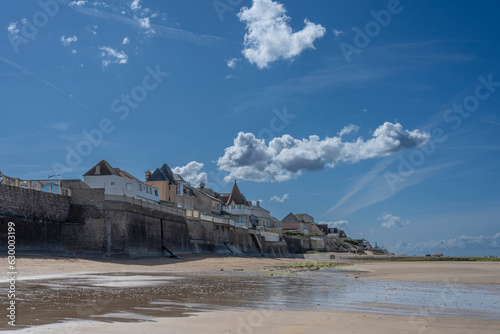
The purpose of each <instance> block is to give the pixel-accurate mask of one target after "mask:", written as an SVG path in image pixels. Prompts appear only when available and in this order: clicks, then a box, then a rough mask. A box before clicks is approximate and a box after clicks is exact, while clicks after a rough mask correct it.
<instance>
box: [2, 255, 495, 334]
mask: <svg viewBox="0 0 500 334" xmlns="http://www.w3.org/2000/svg"><path fill="white" fill-rule="evenodd" d="M305 262H306V263H315V262H317V261H312V260H309V261H308V260H303V259H268V258H231V257H204V256H195V255H189V256H184V257H183V258H182V259H181V260H175V259H160V258H154V259H123V260H83V259H67V258H41V257H32V258H27V257H20V258H19V259H18V262H17V267H18V282H17V288H18V289H19V290H20V291H22V290H23V287H26V288H29V289H30V290H31V289H32V291H33V293H34V294H35V295H36V294H37V293H40V294H41V295H40V296H42V297H43V298H42V297H33V298H34V299H35V300H32V301H31V302H30V304H29V306H30V307H29V309H30V310H25V311H24V312H20V313H19V314H18V319H19V322H20V323H25V324H26V323H31V324H32V325H36V326H34V327H33V326H32V327H25V328H23V329H20V330H19V331H18V332H19V333H53V332H60V333H96V332H97V333H119V332H134V333H163V332H165V330H166V328H168V332H169V333H366V332H370V333H424V332H425V333H469V332H470V331H472V330H473V331H476V332H478V333H498V332H500V320H496V319H498V317H497V318H495V316H496V315H498V314H500V312H499V310H498V309H496V308H495V307H496V306H494V307H493V309H492V310H490V309H487V308H486V309H485V308H481V307H482V306H481V305H480V303H479V302H477V305H476V306H477V307H476V308H474V306H471V313H470V314H469V315H468V314H466V313H464V312H463V311H460V312H458V311H457V310H453V309H449V310H448V309H445V307H444V306H440V305H437V304H435V303H434V300H432V297H429V298H431V299H428V300H422V301H417V302H413V301H412V300H408V305H406V306H405V305H401V304H398V305H396V304H394V302H393V300H388V301H386V300H387V298H385V300H384V301H383V302H382V299H383V298H382V297H384V296H386V295H387V296H389V295H390V294H393V293H394V292H393V291H392V290H398V289H403V290H404V291H407V292H403V294H405V295H406V294H407V293H408V291H411V290H414V289H415V287H416V288H417V289H420V288H422V289H423V290H428V289H435V291H438V292H439V289H440V288H439V287H440V286H445V287H452V286H453V287H455V286H458V287H459V289H461V290H460V291H459V292H460V293H462V291H466V290H467V289H468V288H467V286H469V287H470V289H471V293H472V292H473V290H474V289H478V288H477V287H481V288H480V289H495V290H492V291H493V294H495V293H500V290H499V289H498V286H499V285H500V279H499V278H500V263H498V262H497V263H489V262H486V263H482V262H477V263H476V262H472V263H470V262H376V263H366V262H365V263H358V262H352V261H351V262H343V263H341V266H340V268H341V269H347V270H359V271H358V272H345V273H342V274H340V275H339V277H340V278H339V281H338V282H340V283H337V281H335V280H333V281H334V283H331V286H330V287H327V288H324V287H323V286H322V284H323V283H319V284H317V285H315V284H312V283H311V282H317V281H318V279H325V278H320V277H323V276H324V275H326V274H328V275H330V274H331V273H330V272H328V271H325V272H324V274H323V271H321V270H320V271H317V272H312V273H294V274H291V276H290V277H288V276H287V275H286V273H280V272H278V271H277V269H276V266H281V265H290V264H297V263H305ZM270 270H274V271H270ZM164 275H169V276H168V279H169V281H168V282H169V283H168V284H169V285H168V284H167V285H166V286H169V289H170V290H161V288H160V286H161V287H163V285H158V287H157V288H155V287H154V284H160V283H161V284H165V282H167V281H166V279H167V277H166V276H164ZM273 275H274V276H273ZM314 275H321V276H314ZM345 276H347V278H346V277H345ZM127 277H133V279H132V278H131V279H130V281H129V280H127ZM5 278H6V277H5V276H2V281H4V280H5ZM124 278H125V280H123V279H124ZM188 278H189V279H188ZM120 280H121V281H120ZM145 280H146V282H148V280H149V282H151V285H152V287H148V288H146V287H144V289H143V290H141V286H139V285H134V284H132V285H130V283H131V282H132V283H134V282H137V281H142V282H144V281H145ZM330 281H332V279H330V278H329V276H328V277H327V278H326V280H325V281H324V282H327V284H330V283H329V282H330ZM333 281H332V282H333ZM109 282H111V285H107V284H109ZM117 282H118V283H120V284H121V285H116V283H117ZM214 282H216V283H214ZM287 282H290V283H287ZM321 282H323V281H321ZM349 282H350V283H349ZM379 282H380V283H379ZM386 282H389V283H386ZM390 282H394V283H390ZM405 282H406V283H405ZM413 282H415V283H413ZM420 282H424V283H420ZM425 282H427V283H425ZM249 283H252V284H254V285H252V287H251V288H249V287H248V286H249ZM292 284H294V285H292ZM308 284H311V285H310V286H308ZM339 284H340V287H339ZM346 284H347V286H346V287H345V288H344V287H342V286H343V285H346ZM353 284H354V285H353ZM408 284H410V285H409V286H407V285H408ZM412 284H417V285H415V286H413V285H412ZM418 284H424V285H423V286H420V285H418ZM425 284H427V285H425ZM443 284H445V285H443ZM462 284H467V285H462ZM212 285H220V286H219V287H218V288H216V289H214V290H211V289H212V288H211V287H212ZM55 286H57V287H55ZM378 286H382V287H381V288H380V289H381V290H380V291H381V294H379V295H374V296H373V298H372V300H371V301H368V300H367V302H361V301H362V300H364V299H363V297H361V299H359V300H357V299H356V298H358V297H356V291H358V290H359V291H361V294H363V293H364V292H363V291H372V290H374V289H378ZM488 286H489V287H491V288H488ZM71 287H74V290H75V291H77V290H78V289H80V288H82V287H83V288H85V289H81V290H78V291H81V292H78V293H87V292H85V291H89V289H93V290H92V291H96V292H95V293H94V297H92V298H94V300H93V301H94V302H95V303H96V304H95V305H100V306H99V307H96V306H92V307H93V308H91V312H90V313H88V312H87V313H85V312H83V313H82V311H81V310H82V309H84V308H82V306H81V305H80V308H77V306H78V304H79V303H80V300H82V302H83V300H85V298H82V296H80V297H78V298H77V299H75V300H73V298H74V297H73V296H69V295H66V294H65V291H69V290H72V289H73V288H71ZM464 287H465V288H464ZM103 288H104V290H103ZM118 289H122V290H118ZM343 289H344V290H346V291H347V292H346V294H343V293H340V294H338V292H335V294H334V295H332V297H329V299H328V298H322V297H321V296H322V295H324V294H325V292H326V293H327V294H328V293H331V292H332V291H341V292H342V291H343ZM405 289H406V290H405ZM115 290H116V291H129V290H130V291H136V292H137V291H138V292H140V294H139V295H140V296H139V297H137V295H134V294H130V295H128V294H126V295H125V296H119V297H113V298H115V299H113V300H112V301H111V302H108V301H107V300H109V298H110V297H109V296H107V295H102V294H101V293H102V291H108V292H109V291H115ZM314 290H317V291H316V297H315V298H312V299H311V298H308V296H307V294H308V292H309V291H311V294H314V293H313V292H314ZM36 291H39V292H36ZM483 291H489V290H478V291H476V292H475V293H476V296H482V294H484V292H483ZM96 293H97V295H96ZM152 293H157V294H158V295H161V294H162V293H163V295H164V296H173V295H174V294H178V295H179V296H180V297H179V298H178V299H175V300H174V299H172V300H170V299H169V301H168V302H166V301H165V300H164V299H165V298H164V297H161V298H160V297H158V298H159V301H154V300H150V299H148V297H147V296H149V295H151V294H152ZM191 293H192V294H193V295H192V297H189V296H191V295H190V294H191ZM433 293H434V295H439V293H436V292H433ZM211 294H213V295H214V296H219V297H217V298H220V299H217V298H215V299H210V298H209V297H210V295H211ZM261 294H262V295H263V296H266V295H270V296H271V297H269V298H268V299H266V298H264V299H263V300H262V302H258V303H257V302H256V301H259V298H260V297H259V296H260V295H261ZM22 295H23V292H21V293H20V296H22ZM254 295H255V296H254ZM473 295H474V294H469V296H473ZM95 296H97V297H95ZM183 296H184V297H183ZM186 296H187V297H186ZM220 296H222V297H220ZM228 296H230V297H229V298H228ZM413 296H414V297H412V298H410V297H408V298H410V299H418V298H415V296H419V295H418V294H415V295H413ZM428 296H433V294H432V293H431V294H428ZM50 298H54V302H53V303H61V301H63V302H68V300H69V299H71V300H70V301H69V302H68V303H69V304H68V305H74V308H75V309H77V310H80V311H79V312H77V313H78V314H77V316H75V315H74V314H72V313H70V309H71V307H68V308H67V310H66V311H64V310H60V309H61V307H60V306H59V311H58V309H56V308H54V309H51V310H50V317H54V316H55V315H54V312H55V313H57V312H60V313H61V314H60V317H59V318H57V317H55V318H54V320H50V321H47V322H46V323H40V322H36V321H33V322H30V321H24V322H23V321H21V320H22V319H23V317H25V318H34V319H37V318H40V317H44V313H43V312H42V311H40V310H39V309H40V308H44V307H46V306H44V304H39V303H41V302H39V300H37V299H48V300H49V301H48V303H51V301H50ZM172 298H173V297H172ZM176 298H177V297H176ZM186 298H187V299H186ZM207 298H208V299H207ZM245 298H248V299H249V300H253V301H254V303H253V304H245V303H243V302H242V300H243V299H245ZM404 298H406V296H404ZM471 298H472V299H471V302H472V303H474V302H475V300H474V298H473V297H471ZM494 298H495V297H494V296H493V297H492V299H491V301H490V304H491V305H494V304H496V302H495V301H494V300H495V299H494ZM231 299H234V300H231ZM346 299H347V301H346ZM355 299H356V300H355ZM441 299H443V300H445V301H446V302H447V303H448V304H450V303H451V302H452V299H451V298H445V297H443V296H442V297H441ZM456 299H459V298H456ZM476 299H478V298H476ZM103 300H106V302H103ZM186 300H187V302H186ZM283 300H285V302H283ZM56 301H57V302H56ZM295 301H296V302H297V303H299V304H300V303H303V304H300V305H303V307H302V308H301V307H295V308H294V307H293V303H294V302H295ZM332 301H334V302H335V303H336V302H337V301H342V302H343V304H342V305H336V304H335V305H334V304H332ZM190 302H191V303H192V305H190ZM454 302H455V303H456V305H459V303H460V302H461V301H460V300H458V301H454ZM483 302H484V303H487V302H488V301H487V300H484V301H483ZM155 303H164V304H162V307H164V308H163V309H167V308H168V309H169V310H170V309H176V310H177V311H178V313H172V314H168V315H166V316H162V312H159V310H160V311H161V309H157V310H156V309H155V310H151V311H147V309H148V308H149V306H148V305H151V304H152V305H155ZM433 303H434V304H433ZM320 304H321V305H320ZM45 305H52V304H45ZM82 305H83V304H82ZM207 305H212V306H213V307H212V306H209V307H207ZM460 305H461V304H460ZM457 307H458V306H457ZM63 309H64V307H63ZM391 310H392V311H391ZM490 311H491V312H493V313H491V312H490ZM37 312H41V313H37ZM47 312H49V311H47ZM65 312H67V313H65ZM495 312H496V313H495ZM84 313H85V314H84ZM48 314H49V313H47V316H49V315H48ZM129 318H130V319H129ZM60 319H67V321H61V320H60ZM69 319H72V320H69ZM24 320H27V319H24ZM4 324H5V323H2V325H1V326H0V328H1V329H9V328H8V327H5V326H4Z"/></svg>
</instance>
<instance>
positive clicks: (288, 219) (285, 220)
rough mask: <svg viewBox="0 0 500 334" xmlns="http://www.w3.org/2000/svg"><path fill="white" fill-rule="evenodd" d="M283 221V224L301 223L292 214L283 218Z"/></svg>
mask: <svg viewBox="0 0 500 334" xmlns="http://www.w3.org/2000/svg"><path fill="white" fill-rule="evenodd" d="M281 221H282V222H283V224H285V223H286V224H289V223H300V221H299V219H298V218H297V217H296V216H295V215H294V214H293V213H291V212H290V213H289V214H288V215H286V217H285V218H283V219H282V220H281Z"/></svg>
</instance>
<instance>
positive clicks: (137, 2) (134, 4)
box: [130, 0, 141, 11]
mask: <svg viewBox="0 0 500 334" xmlns="http://www.w3.org/2000/svg"><path fill="white" fill-rule="evenodd" d="M130 9H132V10H133V11H136V10H138V9H141V0H134V1H132V3H131V4H130Z"/></svg>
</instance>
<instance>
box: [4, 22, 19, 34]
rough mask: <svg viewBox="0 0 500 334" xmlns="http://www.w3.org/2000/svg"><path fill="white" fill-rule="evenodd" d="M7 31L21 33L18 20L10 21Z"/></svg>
mask: <svg viewBox="0 0 500 334" xmlns="http://www.w3.org/2000/svg"><path fill="white" fill-rule="evenodd" d="M7 31H8V32H9V34H12V35H17V34H18V33H19V29H18V28H17V22H10V23H9V25H8V26H7Z"/></svg>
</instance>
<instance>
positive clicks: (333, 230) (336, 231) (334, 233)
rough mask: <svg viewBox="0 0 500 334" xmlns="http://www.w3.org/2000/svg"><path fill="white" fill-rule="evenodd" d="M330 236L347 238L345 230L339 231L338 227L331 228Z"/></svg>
mask: <svg viewBox="0 0 500 334" xmlns="http://www.w3.org/2000/svg"><path fill="white" fill-rule="evenodd" d="M328 235H329V236H334V237H336V238H347V235H346V234H345V232H344V230H341V229H338V228H336V227H332V228H329V229H328Z"/></svg>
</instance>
